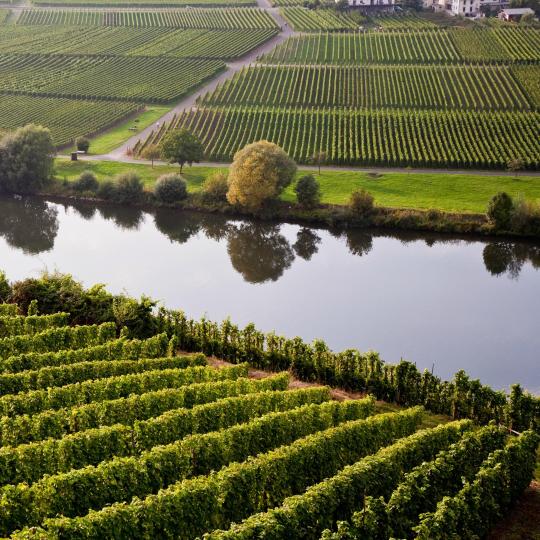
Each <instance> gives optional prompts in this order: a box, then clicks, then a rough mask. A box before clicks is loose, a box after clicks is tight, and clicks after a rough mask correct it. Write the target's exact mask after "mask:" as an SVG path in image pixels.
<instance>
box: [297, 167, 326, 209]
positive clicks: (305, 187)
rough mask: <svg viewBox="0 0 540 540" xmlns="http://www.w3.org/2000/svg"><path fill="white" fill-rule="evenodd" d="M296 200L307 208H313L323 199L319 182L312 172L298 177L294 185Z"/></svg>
mask: <svg viewBox="0 0 540 540" xmlns="http://www.w3.org/2000/svg"><path fill="white" fill-rule="evenodd" d="M294 191H295V193H296V200H297V201H298V203H299V204H301V205H302V206H304V207H305V208H313V207H314V206H316V205H317V204H319V201H320V199H321V190H320V187H319V182H317V180H315V177H314V176H313V175H312V174H306V175H305V176H302V177H301V178H299V179H298V182H296V185H295V186H294Z"/></svg>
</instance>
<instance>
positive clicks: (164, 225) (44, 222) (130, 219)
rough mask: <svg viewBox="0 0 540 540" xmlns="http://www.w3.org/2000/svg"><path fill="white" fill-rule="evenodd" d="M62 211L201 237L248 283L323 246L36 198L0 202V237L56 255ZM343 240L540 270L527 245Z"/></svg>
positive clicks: (267, 232)
mask: <svg viewBox="0 0 540 540" xmlns="http://www.w3.org/2000/svg"><path fill="white" fill-rule="evenodd" d="M61 207H63V208H64V209H65V210H66V211H67V212H70V211H71V212H73V213H74V214H75V215H77V216H79V217H81V218H82V219H83V220H92V219H96V217H97V216H100V217H101V218H103V219H104V220H106V221H110V222H112V223H114V224H115V225H116V226H117V227H118V228H119V229H121V230H129V231H138V230H140V229H141V226H142V224H143V223H145V222H146V221H147V218H148V217H150V218H152V219H153V221H154V224H155V227H156V229H157V230H158V231H159V232H160V233H161V234H163V235H164V236H166V237H167V238H168V239H169V240H170V241H171V243H173V244H180V245H181V244H185V243H187V242H188V241H189V240H190V239H192V238H194V237H195V236H196V235H198V234H203V235H204V236H205V237H206V238H207V239H209V240H211V241H214V242H218V243H221V242H223V243H225V244H226V248H227V253H228V256H229V260H230V262H231V264H232V267H233V268H234V269H235V270H236V272H238V273H239V274H240V275H241V276H242V277H243V279H244V280H245V281H246V282H247V283H266V282H275V281H277V280H279V279H280V278H281V277H282V276H283V275H284V273H285V272H286V271H287V269H289V268H290V267H291V266H292V264H293V262H294V261H295V259H296V258H299V259H303V260H304V261H310V260H312V258H313V257H314V256H315V255H316V254H317V253H318V252H319V249H320V248H321V246H322V239H321V236H320V234H319V233H318V232H317V230H315V229H311V228H308V227H298V228H297V230H296V232H295V238H292V237H291V235H289V238H287V236H286V235H285V234H283V232H282V231H283V227H282V226H281V225H278V224H273V223H264V222H251V221H243V220H236V219H230V218H227V217H225V216H222V215H209V214H198V213H189V212H178V211H173V210H168V209H156V210H154V211H152V213H151V214H149V213H148V212H145V211H142V210H141V209H138V208H126V207H118V206H113V205H100V206H97V207H96V206H95V205H94V204H90V203H86V202H80V201H79V202H70V203H69V204H66V203H62V204H61V205H60V204H52V203H46V202H44V201H42V200H39V199H32V198H17V197H12V198H0V236H2V237H3V238H5V240H6V241H7V243H8V244H9V245H10V246H12V247H15V248H18V249H21V250H22V251H23V252H24V253H26V254H30V255H35V254H39V253H41V252H45V251H50V250H52V249H53V247H54V241H55V237H56V235H57V234H58V228H59V221H58V209H59V208H61ZM327 232H328V233H330V235H331V236H333V237H334V238H337V239H340V240H342V241H343V243H344V245H345V246H346V247H347V250H348V252H349V253H350V254H351V255H354V256H356V257H365V256H366V255H368V254H370V253H371V252H372V250H373V249H374V239H376V238H381V237H386V238H392V239H395V240H398V241H399V242H400V243H401V244H403V245H408V244H410V243H413V242H423V243H425V245H426V246H428V247H434V246H436V245H440V244H445V245H466V244H471V243H478V242H482V243H483V244H484V247H483V252H482V258H483V263H484V266H485V268H486V270H487V272H488V273H489V274H490V275H492V276H502V275H506V276H508V277H509V278H511V279H513V280H517V279H518V278H519V276H520V273H521V271H522V269H523V267H524V265H525V264H526V263H530V264H531V265H532V267H533V268H534V269H537V270H538V269H540V246H539V245H535V244H532V243H526V242H510V241H501V240H496V241H485V240H478V239H473V238H467V239H462V238H452V237H448V236H441V235H437V234H434V233H423V234H418V233H414V232H392V233H389V232H386V231H369V230H359V229H348V230H340V229H331V230H329V231H327Z"/></svg>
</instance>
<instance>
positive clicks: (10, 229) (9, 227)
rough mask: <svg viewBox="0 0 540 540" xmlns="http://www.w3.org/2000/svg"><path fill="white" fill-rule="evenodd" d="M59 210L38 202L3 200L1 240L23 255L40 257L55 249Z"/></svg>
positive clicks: (35, 200) (0, 220) (0, 207)
mask: <svg viewBox="0 0 540 540" xmlns="http://www.w3.org/2000/svg"><path fill="white" fill-rule="evenodd" d="M57 233H58V210H57V209H56V207H54V206H51V205H48V204H47V203H46V202H44V201H41V200H39V199H28V198H20V197H11V198H7V199H0V236H2V237H3V238H4V239H5V240H6V242H7V243H8V244H9V245H10V246H13V247H15V248H18V249H21V250H22V251H23V252H24V253H28V254H31V255H37V254H38V253H41V252H43V251H49V250H51V249H52V248H53V247H54V239H55V238H56V235H57Z"/></svg>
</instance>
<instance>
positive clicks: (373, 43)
mask: <svg viewBox="0 0 540 540" xmlns="http://www.w3.org/2000/svg"><path fill="white" fill-rule="evenodd" d="M479 43H482V45H481V46H480V45H478V44H479ZM261 61H262V62H265V63H269V64H279V63H284V64H357V63H358V64H362V63H395V64H399V63H405V64H425V63H456V62H463V61H475V62H480V61H481V62H495V61H505V62H510V61H519V62H538V61H540V32H538V31H537V30H534V29H527V28H496V29H478V30H469V29H462V28H456V29H451V30H426V31H411V30H409V31H399V32H391V31H389V32H365V33H350V34H329V33H320V34H317V35H307V36H306V35H300V36H294V37H291V38H289V39H288V40H287V41H285V42H284V43H281V44H280V45H278V46H277V47H276V48H275V49H274V50H273V51H271V52H270V53H268V54H267V55H265V56H264V57H263V58H262V59H261Z"/></svg>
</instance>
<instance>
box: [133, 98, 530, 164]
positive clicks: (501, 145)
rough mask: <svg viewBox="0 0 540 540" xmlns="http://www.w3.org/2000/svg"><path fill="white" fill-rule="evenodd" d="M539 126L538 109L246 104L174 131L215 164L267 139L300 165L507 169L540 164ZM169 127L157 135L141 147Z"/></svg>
mask: <svg viewBox="0 0 540 540" xmlns="http://www.w3.org/2000/svg"><path fill="white" fill-rule="evenodd" d="M539 125H540V114H538V113H521V112H513V113H501V112H472V111H471V112H457V111H456V112H454V111H452V112H435V111H425V110H419V111H392V110H376V111H366V110H342V109H292V108H291V109H283V108H278V107H248V106H246V107H228V108H221V107H201V108H199V109H197V110H195V111H191V110H190V111H185V112H184V113H183V114H181V115H180V116H178V117H177V118H175V119H174V120H173V122H172V123H171V124H170V125H169V126H168V129H171V128H175V127H185V128H187V129H189V130H191V131H192V132H194V133H195V134H196V135H197V136H198V137H199V138H200V139H201V140H202V141H203V144H204V145H205V147H206V153H207V157H208V158H209V159H212V160H216V161H230V160H231V159H232V156H233V155H234V153H235V152H236V151H237V150H239V149H240V148H242V147H243V146H245V145H246V144H248V143H250V142H252V141H257V140H261V139H265V140H269V141H272V142H275V143H276V144H279V145H280V146H282V147H283V148H284V149H285V150H286V151H287V152H288V153H289V154H290V155H291V156H292V157H294V159H296V160H297V161H298V162H300V163H308V162H309V161H310V159H311V156H313V154H314V153H315V152H317V151H320V150H324V151H325V152H327V160H328V162H330V163H334V164H337V165H360V164H364V165H382V166H386V165H388V166H405V165H411V166H420V167H471V168H501V167H505V166H506V163H507V162H508V161H509V160H511V159H514V156H520V158H521V159H522V160H523V163H524V166H525V167H527V168H530V169H534V168H538V166H539V165H540V140H539V139H538V137H537V134H538V126H539ZM164 132H165V130H164V129H162V130H161V132H160V133H159V134H152V135H150V136H149V137H148V139H147V140H146V141H144V142H143V143H142V144H141V145H139V146H138V147H137V148H135V151H136V152H140V151H141V150H142V148H144V146H145V145H147V144H150V143H154V142H156V138H159V137H160V136H162V135H163V133H164Z"/></svg>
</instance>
